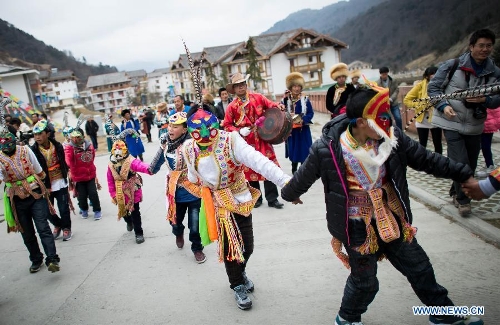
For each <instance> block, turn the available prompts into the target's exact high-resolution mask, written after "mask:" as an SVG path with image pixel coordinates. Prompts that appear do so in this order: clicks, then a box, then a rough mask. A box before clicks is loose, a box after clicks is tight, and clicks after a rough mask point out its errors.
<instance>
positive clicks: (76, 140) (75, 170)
mask: <svg viewBox="0 0 500 325" xmlns="http://www.w3.org/2000/svg"><path fill="white" fill-rule="evenodd" d="M70 138H71V140H70V143H69V145H66V146H65V147H64V155H65V159H66V164H67V165H68V167H69V171H70V178H71V181H72V182H74V188H75V191H76V196H77V199H78V206H79V207H80V210H81V215H82V218H83V219H87V218H88V216H89V202H88V199H89V200H90V201H91V202H92V209H93V210H94V220H101V218H102V213H101V203H100V201H99V195H98V193H97V190H100V189H101V185H100V184H99V181H98V179H97V176H96V167H95V165H94V159H95V149H94V147H93V146H92V143H90V142H89V141H88V140H86V139H85V138H84V136H83V130H82V129H80V128H78V127H77V128H76V129H75V130H74V131H73V132H71V134H70Z"/></svg>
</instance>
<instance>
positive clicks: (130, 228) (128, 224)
mask: <svg viewBox="0 0 500 325" xmlns="http://www.w3.org/2000/svg"><path fill="white" fill-rule="evenodd" d="M132 230H134V224H133V223H132V222H130V223H128V222H127V231H132Z"/></svg>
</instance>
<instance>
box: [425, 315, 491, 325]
mask: <svg viewBox="0 0 500 325" xmlns="http://www.w3.org/2000/svg"><path fill="white" fill-rule="evenodd" d="M429 324H433V325H448V324H451V325H484V322H483V320H482V319H481V318H478V317H474V316H444V317H439V316H429Z"/></svg>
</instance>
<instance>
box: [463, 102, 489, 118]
mask: <svg viewBox="0 0 500 325" xmlns="http://www.w3.org/2000/svg"><path fill="white" fill-rule="evenodd" d="M462 102H463V103H464V106H465V107H467V108H468V109H472V110H474V111H473V113H472V116H473V117H474V118H475V119H477V120H481V119H485V118H486V108H485V107H484V106H483V105H481V104H478V103H470V102H468V101H466V100H465V99H463V100H462Z"/></svg>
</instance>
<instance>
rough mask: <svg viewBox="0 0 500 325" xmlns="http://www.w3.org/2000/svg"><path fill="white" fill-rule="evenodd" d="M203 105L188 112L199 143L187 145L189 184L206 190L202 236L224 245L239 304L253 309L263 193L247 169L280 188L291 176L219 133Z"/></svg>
mask: <svg viewBox="0 0 500 325" xmlns="http://www.w3.org/2000/svg"><path fill="white" fill-rule="evenodd" d="M198 107H199V106H197V105H195V106H194V107H193V109H192V111H190V113H188V116H189V117H188V123H187V125H188V131H189V133H190V134H191V137H192V138H193V139H190V140H187V141H186V142H185V144H184V146H183V155H184V159H185V161H186V163H187V167H188V179H189V181H190V182H192V183H197V184H201V186H202V200H203V204H202V212H201V214H200V234H201V236H202V240H203V243H204V245H206V244H208V243H209V242H210V241H213V240H217V241H218V253H219V261H221V262H222V261H224V264H225V267H226V273H227V275H228V278H229V283H230V287H231V289H233V290H234V294H235V299H236V304H237V306H238V308H240V309H249V308H251V307H252V301H251V300H250V298H249V297H248V295H247V291H253V290H254V285H253V283H252V281H251V280H250V279H249V278H248V277H247V276H246V272H245V271H246V266H247V263H248V259H249V258H250V256H251V255H252V252H253V226H252V214H251V213H252V209H253V207H254V205H255V203H256V202H257V200H258V199H259V197H260V192H259V191H258V190H257V189H255V188H253V187H250V186H249V184H248V182H247V181H246V180H245V173H244V168H243V167H244V166H248V167H250V168H252V169H253V170H254V171H256V172H258V173H259V174H262V175H263V176H264V177H266V179H268V180H270V181H271V182H273V183H274V184H276V185H277V186H280V187H282V186H284V185H285V184H286V182H287V181H288V180H289V179H290V176H288V175H287V174H285V173H284V172H283V171H282V170H281V169H280V168H279V167H278V166H276V164H275V163H274V162H272V161H271V160H269V159H268V158H267V157H266V156H264V155H263V154H261V153H260V152H258V151H256V150H255V149H254V148H253V147H252V146H250V145H249V144H248V143H247V142H246V141H245V140H244V139H243V138H242V137H241V136H240V135H239V134H238V132H226V131H222V130H219V122H218V119H217V117H216V116H215V115H212V114H211V113H210V112H209V111H205V110H203V109H198ZM207 109H209V108H207Z"/></svg>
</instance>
